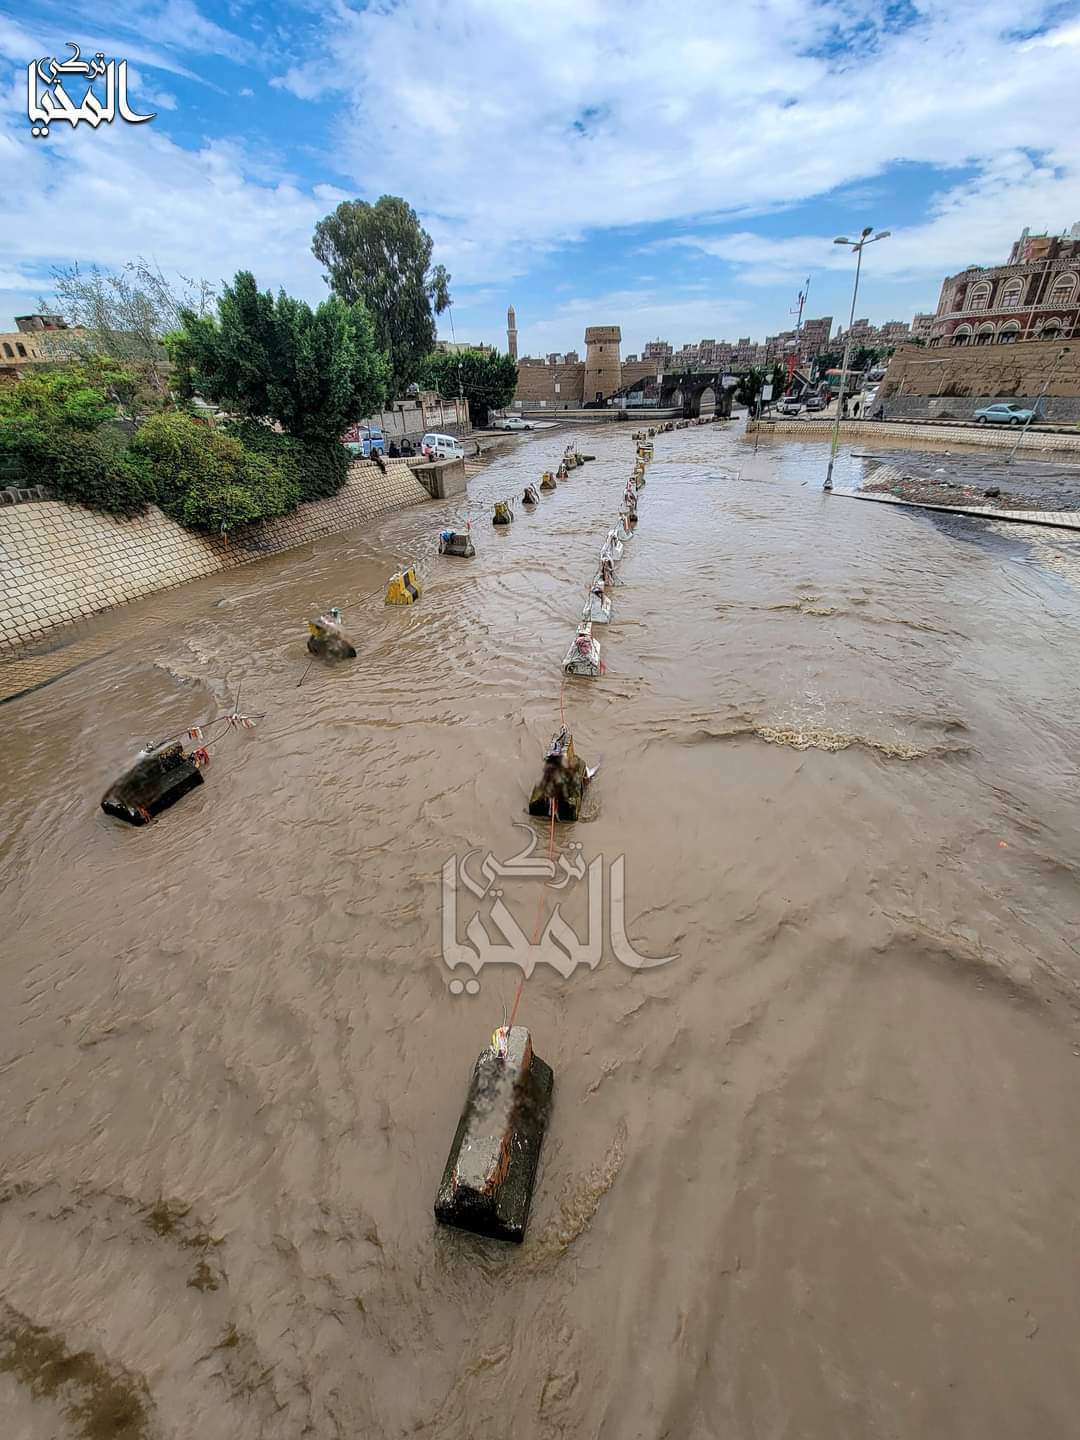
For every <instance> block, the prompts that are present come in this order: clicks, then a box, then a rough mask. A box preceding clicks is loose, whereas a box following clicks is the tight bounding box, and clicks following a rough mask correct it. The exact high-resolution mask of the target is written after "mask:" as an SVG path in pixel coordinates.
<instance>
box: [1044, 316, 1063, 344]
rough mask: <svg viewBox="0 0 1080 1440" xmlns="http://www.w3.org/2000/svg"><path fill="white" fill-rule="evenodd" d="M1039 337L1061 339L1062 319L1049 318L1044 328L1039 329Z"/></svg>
mask: <svg viewBox="0 0 1080 1440" xmlns="http://www.w3.org/2000/svg"><path fill="white" fill-rule="evenodd" d="M1039 339H1040V340H1060V339H1061V321H1060V320H1047V322H1046V324H1045V325H1044V326H1043V327H1042V329H1041V330H1040V331H1039Z"/></svg>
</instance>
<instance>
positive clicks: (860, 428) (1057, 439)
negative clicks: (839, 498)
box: [746, 420, 1080, 454]
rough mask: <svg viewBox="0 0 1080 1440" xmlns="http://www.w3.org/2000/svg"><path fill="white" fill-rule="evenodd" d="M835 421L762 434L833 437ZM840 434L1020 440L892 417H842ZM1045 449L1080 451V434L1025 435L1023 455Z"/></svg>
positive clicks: (1012, 433)
mask: <svg viewBox="0 0 1080 1440" xmlns="http://www.w3.org/2000/svg"><path fill="white" fill-rule="evenodd" d="M754 428H755V425H754V422H753V421H752V420H751V421H750V422H749V423H748V424H747V427H746V430H747V434H750V435H752V434H753V433H754ZM832 431H833V422H832V421H831V420H763V421H762V422H761V434H762V437H763V438H764V437H766V436H769V435H775V436H776V437H777V439H786V438H787V437H789V436H791V437H795V436H797V437H798V438H799V439H807V438H809V439H811V440H830V439H831V438H832ZM840 436H841V439H844V440H888V441H889V442H896V441H899V442H900V443H901V444H904V445H914V444H916V443H919V444H925V443H926V442H927V441H932V442H933V443H934V444H935V445H948V446H953V445H985V446H987V447H988V448H992V449H1005V450H1009V449H1011V448H1012V447H1013V446H1014V445H1015V444H1016V441H1017V438H1018V432H1017V431H1016V430H1014V429H1012V428H1011V427H1009V426H1006V425H1002V426H991V425H908V424H902V425H891V424H890V423H889V422H888V420H842V421H841V422H840ZM1044 450H1054V451H1071V452H1072V453H1073V454H1080V435H1059V434H1055V433H1054V432H1053V431H1046V430H1029V431H1028V432H1027V434H1026V435H1025V436H1024V441H1023V445H1022V446H1021V454H1032V453H1034V452H1037V451H1038V452H1041V451H1044Z"/></svg>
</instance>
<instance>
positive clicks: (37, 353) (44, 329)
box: [0, 315, 83, 377]
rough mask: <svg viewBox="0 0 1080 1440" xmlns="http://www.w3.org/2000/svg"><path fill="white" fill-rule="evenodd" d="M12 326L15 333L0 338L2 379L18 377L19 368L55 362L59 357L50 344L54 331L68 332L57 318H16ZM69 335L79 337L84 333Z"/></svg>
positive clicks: (19, 316) (77, 332)
mask: <svg viewBox="0 0 1080 1440" xmlns="http://www.w3.org/2000/svg"><path fill="white" fill-rule="evenodd" d="M15 324H16V325H17V326H18V329H16V330H10V331H8V333H7V334H6V335H0V372H2V373H3V375H4V376H6V377H11V376H13V375H17V374H18V372H19V369H20V367H22V366H24V365H35V364H41V362H42V361H46V360H54V359H56V358H57V355H58V354H60V353H61V352H60V348H59V347H57V346H52V345H50V343H49V342H50V341H51V340H52V339H54V338H55V332H56V331H59V330H67V328H68V327H67V325H66V323H65V322H64V321H63V320H62V319H61V317H60V316H59V315H16V316H15ZM69 333H70V334H72V335H80V336H81V335H82V333H83V332H82V331H81V330H75V331H71V332H69Z"/></svg>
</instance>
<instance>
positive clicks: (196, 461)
mask: <svg viewBox="0 0 1080 1440" xmlns="http://www.w3.org/2000/svg"><path fill="white" fill-rule="evenodd" d="M131 448H132V450H133V451H134V452H135V453H136V454H137V455H140V456H143V457H145V459H146V461H147V462H148V464H149V466H150V468H151V472H152V474H153V477H154V488H155V492H156V498H157V503H158V504H159V505H160V506H161V508H162V510H164V511H165V513H166V515H169V516H171V517H172V518H173V519H174V520H178V521H179V522H180V524H181V525H186V526H188V527H189V528H190V529H194V530H212V531H215V532H220V531H223V530H231V529H233V528H234V527H235V526H237V525H246V524H248V523H250V522H251V521H252V520H266V519H269V518H270V517H272V516H274V515H284V514H285V512H286V511H287V510H294V509H295V508H296V506H297V504H298V503H299V501H300V485H299V482H298V480H297V478H296V475H295V473H294V470H295V467H294V466H292V465H291V464H279V463H275V461H274V460H273V459H271V458H270V457H269V456H268V455H265V454H257V453H256V452H255V451H253V450H249V449H248V448H247V447H246V446H244V445H243V444H242V443H241V442H240V441H239V440H238V439H236V438H235V437H234V436H232V435H226V434H223V433H222V432H220V431H217V430H210V429H207V427H206V426H205V425H200V424H198V423H197V422H196V421H194V420H192V419H191V417H190V416H188V415H183V414H181V413H179V412H174V413H171V414H166V413H162V414H160V415H154V416H151V418H150V419H149V420H147V421H146V423H145V424H144V425H142V426H140V428H139V430H138V432H137V433H136V435H135V437H134V439H133V440H132V442H131Z"/></svg>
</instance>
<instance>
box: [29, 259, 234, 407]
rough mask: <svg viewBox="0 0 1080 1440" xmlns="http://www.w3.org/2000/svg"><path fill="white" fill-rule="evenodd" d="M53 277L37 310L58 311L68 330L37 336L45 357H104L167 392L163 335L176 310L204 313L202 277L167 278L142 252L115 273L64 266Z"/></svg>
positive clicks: (206, 298) (175, 320)
mask: <svg viewBox="0 0 1080 1440" xmlns="http://www.w3.org/2000/svg"><path fill="white" fill-rule="evenodd" d="M52 279H53V292H54V293H53V298H52V299H51V300H49V301H41V302H40V304H41V307H42V310H43V311H44V310H49V311H55V312H56V313H57V314H59V315H62V316H63V317H64V319H65V320H66V321H67V324H68V327H69V328H67V329H65V330H46V331H44V332H42V334H41V335H40V336H39V337H38V339H39V342H40V343H41V344H42V345H43V347H44V349H45V351H46V353H47V354H48V355H49V357H50V358H51V359H54V360H59V361H65V360H75V361H83V362H86V361H92V360H93V359H94V357H96V356H105V357H107V358H108V359H111V360H115V361H117V362H118V363H119V364H121V365H124V366H127V367H129V370H131V371H132V373H134V374H135V375H136V377H137V378H142V379H145V382H146V385H147V387H148V388H149V389H150V390H151V391H152V392H156V393H157V394H158V395H159V396H164V395H165V393H166V392H167V390H168V381H167V375H166V365H165V360H166V354H165V349H164V347H163V345H162V341H163V338H164V336H165V335H166V334H168V332H169V331H171V330H175V329H176V327H177V325H179V323H180V312H181V310H183V309H187V310H190V311H193V312H194V313H195V314H197V315H204V314H206V312H207V309H208V307H209V305H210V303H211V301H212V299H213V293H214V292H213V287H212V286H210V285H209V284H208V283H207V282H206V281H205V280H198V281H196V280H189V279H187V278H186V277H184V276H180V277H179V285H177V283H175V282H173V281H170V280H167V279H166V278H165V275H164V274H163V273H162V271H161V269H160V267H159V266H157V265H156V264H151V262H150V261H148V260H144V259H143V258H142V257H141V256H140V257H139V258H138V259H137V260H129V261H127V262H126V263H125V264H124V265H122V266H121V267H120V269H119V270H116V271H108V270H100V269H99V268H98V267H97V266H96V265H91V266H90V267H89V268H88V269H83V268H82V267H81V266H80V265H78V264H74V265H69V266H66V267H63V268H58V269H54V270H53V272H52Z"/></svg>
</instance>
